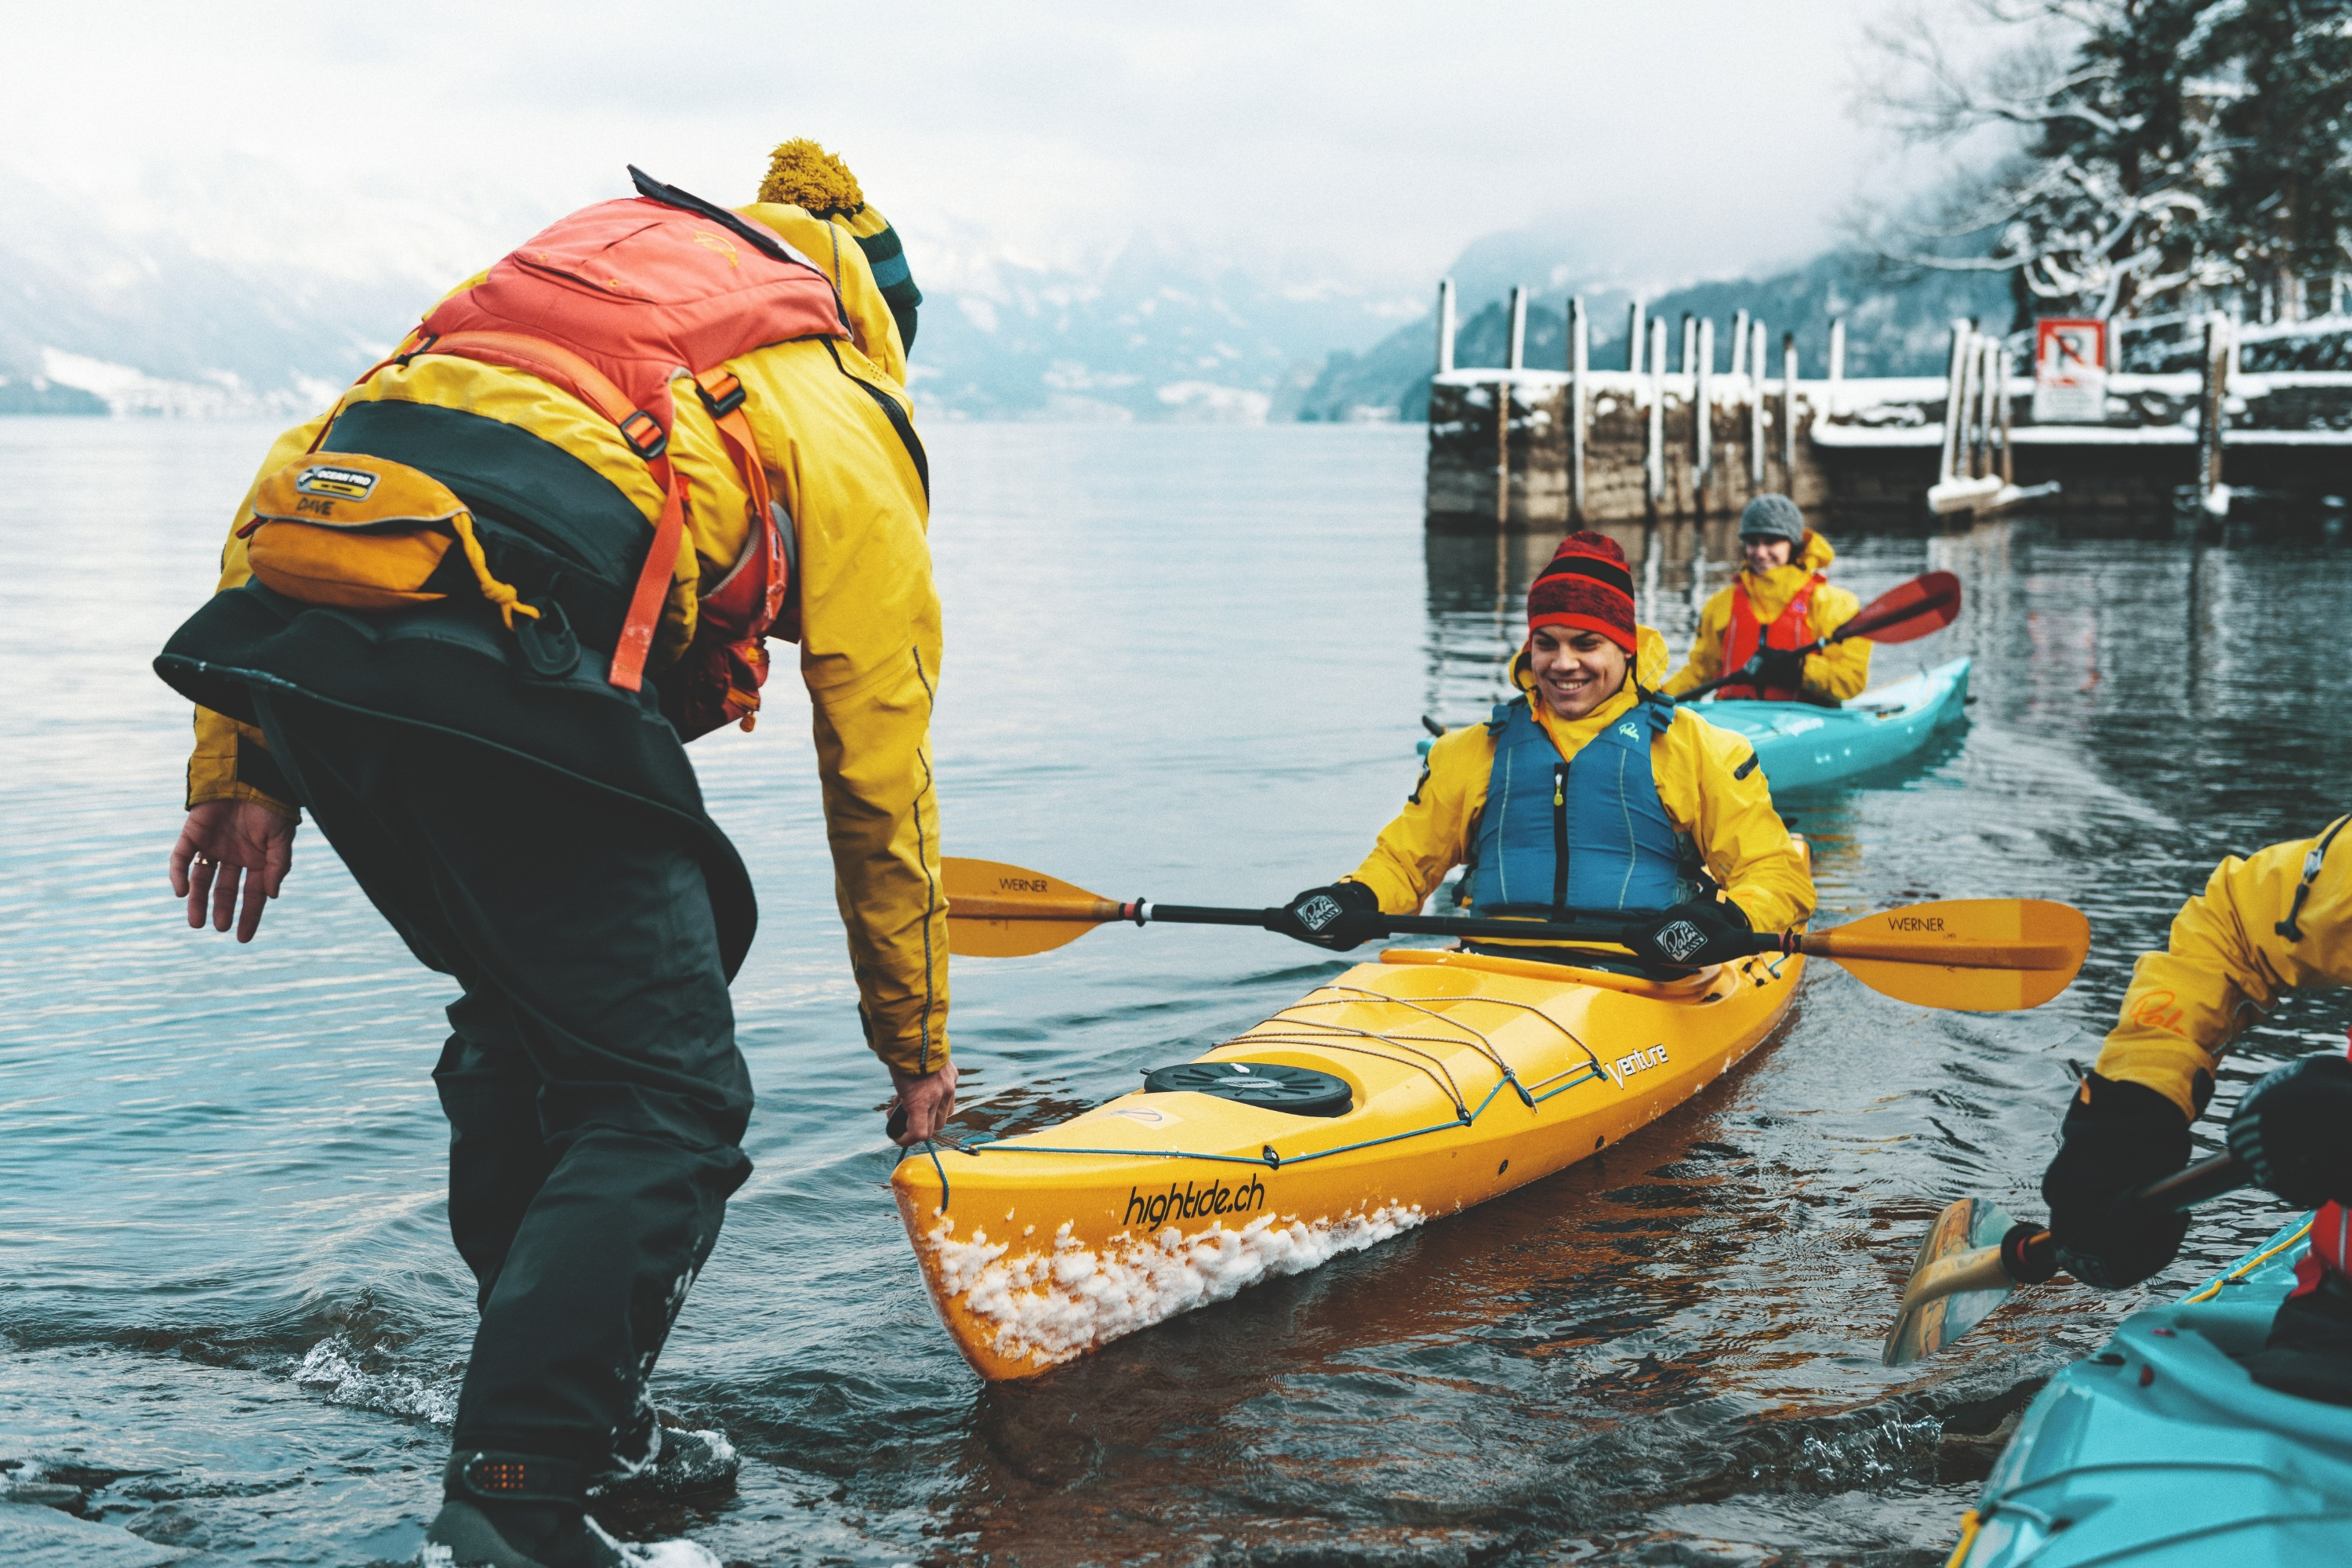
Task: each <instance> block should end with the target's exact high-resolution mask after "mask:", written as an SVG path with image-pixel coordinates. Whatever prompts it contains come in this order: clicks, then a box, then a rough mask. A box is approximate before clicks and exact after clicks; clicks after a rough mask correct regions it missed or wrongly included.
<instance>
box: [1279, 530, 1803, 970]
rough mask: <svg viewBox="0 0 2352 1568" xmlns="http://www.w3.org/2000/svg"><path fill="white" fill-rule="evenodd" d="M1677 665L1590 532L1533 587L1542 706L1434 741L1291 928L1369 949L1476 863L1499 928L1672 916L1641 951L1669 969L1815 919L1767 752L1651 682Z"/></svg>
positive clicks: (1480, 898) (1516, 677)
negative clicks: (1388, 808) (1599, 914)
mask: <svg viewBox="0 0 2352 1568" xmlns="http://www.w3.org/2000/svg"><path fill="white" fill-rule="evenodd" d="M1665 663H1666V650H1665V642H1664V638H1662V637H1659V636H1658V634H1657V633H1656V632H1655V631H1654V630H1652V629H1651V628H1649V627H1647V626H1635V624H1634V620H1633V574H1632V573H1631V572H1629V571H1628V570H1627V568H1626V565H1625V554H1624V552H1623V551H1622V550H1621V549H1619V548H1618V546H1617V543H1616V542H1615V541H1614V540H1612V539H1609V538H1607V537H1605V536H1604V535H1601V534H1598V533H1571V534H1570V535H1569V536H1568V537H1567V538H1566V539H1564V540H1562V541H1561V542H1560V544H1559V551H1558V552H1556V553H1555V554H1554V555H1553V557H1552V559H1551V563H1550V564H1549V565H1547V566H1546V567H1545V568H1544V570H1543V571H1542V573H1541V574H1538V576H1537V578H1536V581H1535V584H1534V586H1533V587H1531V588H1529V589H1528V642H1527V646H1526V647H1523V648H1522V649H1521V650H1520V652H1519V654H1518V656H1517V658H1515V659H1514V660H1513V661H1512V665H1511V679H1512V683H1513V684H1514V685H1516V686H1517V688H1518V689H1519V690H1520V692H1521V693H1522V695H1521V696H1519V697H1518V698H1516V699H1514V700H1511V701H1508V702H1504V703H1500V704H1498V705H1497V706H1496V709H1495V711H1494V716H1493V717H1492V718H1491V719H1490V720H1488V721H1486V723H1484V724H1473V725H1469V726H1467V727H1465V728H1463V729H1459V730H1454V731H1449V732H1447V733H1446V734H1444V735H1443V736H1441V737H1439V738H1438V740H1437V741H1436V742H1433V744H1432V745H1431V746H1430V748H1429V759H1428V763H1427V765H1426V766H1425V767H1424V768H1423V770H1422V774H1421V782H1420V783H1419V784H1417V785H1416V786H1415V787H1414V789H1413V792H1412V795H1411V796H1410V797H1409V798H1408V799H1407V800H1406V802H1405V808H1404V810H1403V811H1402V813H1400V814H1399V815H1398V816H1397V818H1396V820H1395V821H1393V822H1391V823H1390V824H1389V825H1388V826H1387V827H1386V828H1385V829H1383V830H1382V832H1381V836H1380V841H1379V843H1378V844H1377V845H1375V846H1374V847H1373V849H1372V852H1371V854H1370V855H1369V856H1368V857H1366V858H1365V860H1364V863H1363V864H1362V865H1360V866H1359V867H1358V868H1356V869H1355V870H1354V872H1352V873H1351V874H1350V875H1349V877H1348V878H1347V879H1344V880H1342V881H1339V882H1338V883H1335V884H1333V885H1331V886H1329V887H1324V888H1310V889H1307V891H1306V892H1303V893H1301V894H1299V895H1298V896H1297V898H1296V899H1293V900H1291V901H1290V903H1289V905H1288V906H1287V909H1286V913H1287V915H1288V918H1289V924H1288V928H1287V929H1288V933H1289V934H1290V935H1292V936H1296V937H1297V938H1298V939H1300V940H1301V941H1303V942H1315V943H1317V944H1318V945H1319V946H1323V947H1329V948H1335V949H1341V950H1344V949H1347V948H1350V947H1354V946H1356V945H1357V944H1358V943H1359V942H1364V941H1366V940H1368V939H1369V938H1370V936H1372V935H1373V934H1375V926H1376V919H1377V917H1378V915H1379V914H1381V912H1382V911H1386V912H1388V913H1390V914H1405V913H1409V912H1412V911H1413V910H1419V909H1420V908H1421V906H1422V904H1423V901H1424V900H1427V899H1428V898H1429V896H1430V895H1431V894H1432V893H1433V892H1434V891H1436V889H1437V887H1438V884H1439V883H1441V882H1443V881H1444V879H1445V875H1446V873H1447V872H1448V871H1450V870H1452V869H1453V868H1454V867H1456V866H1462V867H1464V868H1465V870H1464V872H1463V874H1462V879H1461V885H1460V891H1459V894H1458V896H1457V901H1458V902H1459V903H1461V904H1463V905H1466V906H1468V907H1469V908H1471V909H1472V910H1474V911H1475V913H1477V914H1479V915H1482V916H1485V915H1493V916H1505V917H1507V916H1514V915H1524V916H1530V917H1534V918H1543V917H1545V916H1547V915H1555V914H1557V913H1558V912H1559V911H1562V910H1655V911H1658V918H1657V919H1656V920H1655V921H1652V922H1650V924H1649V927H1648V929H1647V932H1646V934H1645V936H1644V938H1643V941H1642V942H1639V943H1637V944H1635V951H1636V952H1638V953H1639V954H1640V956H1641V958H1642V959H1643V960H1644V961H1646V962H1647V963H1652V964H1662V965H1668V966H1676V967H1689V966H1695V965H1700V964H1706V963H1717V962H1718V961H1720V960H1722V959H1724V958H1727V957H1731V956H1735V955H1736V954H1737V953H1738V952H1747V951H1748V949H1747V948H1746V946H1745V945H1742V944H1741V943H1740V942H1738V939H1739V938H1743V937H1746V936H1748V934H1749V933H1751V932H1752V931H1785V930H1787V929H1789V928H1790V927H1792V926H1794V925H1796V924H1798V923H1799V922H1801V921H1803V920H1804V919H1805V918H1806V917H1807V916H1808V915H1810V914H1811V912H1812V909H1813V883H1812V878H1811V875H1810V874H1809V873H1808V872H1807V871H1806V869H1805V862H1804V858H1803V857H1801V855H1799V854H1798V853H1797V849H1796V847H1795V846H1794V845H1793V844H1791V843H1790V840H1789V833H1788V829H1787V828H1786V827H1785V826H1783V825H1782V823H1781V821H1780V816H1779V815H1778V814H1777V813H1775V812H1774V811H1773V809H1772V797H1771V795H1770V792H1769V790H1768V788H1767V787H1766V784H1765V782H1764V774H1763V772H1762V770H1761V769H1759V767H1758V766H1757V765H1756V753H1755V752H1754V751H1753V750H1751V749H1750V748H1749V746H1748V742H1746V741H1744V740H1741V739H1740V738H1739V737H1738V736H1736V735H1733V734H1731V733H1729V732H1727V731H1723V730H1719V729H1717V728H1716V727H1715V726H1714V725H1712V724H1709V723H1707V722H1706V721H1704V720H1702V719H1701V718H1699V716H1698V715H1697V714H1696V713H1693V712H1687V711H1685V710H1680V709H1678V708H1676V707H1675V705H1674V704H1673V703H1672V702H1669V701H1666V700H1664V699H1662V698H1660V697H1659V696H1658V694H1657V693H1656V692H1655V691H1654V690H1653V689H1650V688H1649V687H1648V685H1647V682H1648V681H1650V680H1654V679H1655V678H1656V677H1657V675H1658V674H1659V672H1660V671H1662V670H1664V668H1665ZM1709 877H1711V878H1712V879H1713V883H1714V884H1720V886H1721V888H1722V889H1723V891H1724V893H1725V894H1726V895H1727V896H1726V897H1725V898H1723V899H1720V900H1718V899H1717V897H1716V896H1715V889H1714V886H1713V885H1711V884H1710V882H1709V880H1708V878H1709ZM1678 925H1686V926H1687V928H1688V929H1689V931H1696V933H1697V934H1698V936H1699V937H1700V938H1702V939H1703V940H1702V941H1699V942H1696V943H1693V942H1690V941H1688V940H1680V941H1676V940H1671V938H1672V937H1673V936H1675V935H1676V934H1685V935H1686V933H1676V932H1675V931H1674V928H1675V927H1677V926H1678ZM1662 935H1664V936H1666V937H1668V938H1669V939H1670V940H1667V941H1665V942H1661V941H1660V938H1661V936H1662ZM1496 951H1507V952H1512V953H1515V954H1517V955H1518V956H1522V957H1525V956H1543V955H1546V954H1550V953H1556V952H1560V951H1561V950H1558V949H1535V950H1529V949H1528V948H1525V947H1521V946H1519V945H1517V944H1512V945H1511V946H1510V947H1508V948H1507V949H1504V948H1498V949H1496ZM1590 957H1591V955H1590V954H1586V953H1581V952H1580V953H1578V954H1577V961H1578V962H1580V963H1581V962H1586V961H1587V960H1588V959H1589V958H1590Z"/></svg>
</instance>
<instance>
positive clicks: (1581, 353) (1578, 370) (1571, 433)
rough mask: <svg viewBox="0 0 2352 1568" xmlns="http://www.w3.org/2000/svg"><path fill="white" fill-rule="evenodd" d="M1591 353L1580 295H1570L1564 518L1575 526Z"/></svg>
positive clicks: (1580, 514)
mask: <svg viewBox="0 0 2352 1568" xmlns="http://www.w3.org/2000/svg"><path fill="white" fill-rule="evenodd" d="M1591 355H1592V342H1591V329H1590V328H1589V327H1588V326H1587V325H1586V323H1585V320H1584V298H1583V296H1582V295H1572V296H1570V299H1569V301H1568V520H1569V521H1570V522H1571V523H1574V524H1575V525H1576V526H1577V527H1579V528H1581V527H1583V526H1584V433H1585V422H1586V421H1587V420H1588V419H1590V418H1591V407H1592V396H1591V388H1590V387H1589V386H1588V385H1587V384H1586V378H1587V376H1588V374H1590V372H1591V363H1590V361H1591Z"/></svg>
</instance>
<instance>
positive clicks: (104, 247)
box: [0, 175, 1424, 422]
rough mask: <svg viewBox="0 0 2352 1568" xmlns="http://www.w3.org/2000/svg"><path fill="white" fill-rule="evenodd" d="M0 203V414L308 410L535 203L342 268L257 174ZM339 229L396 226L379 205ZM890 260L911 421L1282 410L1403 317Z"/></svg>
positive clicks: (1200, 285) (1200, 283)
mask: <svg viewBox="0 0 2352 1568" xmlns="http://www.w3.org/2000/svg"><path fill="white" fill-rule="evenodd" d="M257 185H259V186H260V187H261V188H256V186H257ZM0 201H5V202H6V203H7V204H8V205H9V207H10V210H11V215H12V221H11V223H10V224H9V225H8V226H7V227H6V228H5V230H0V413H101V412H109V411H110V412H113V413H117V414H175V415H262V414H274V415H282V416H293V415H297V414H301V413H308V412H310V410H313V409H315V408H317V407H318V406H320V405H321V404H322V403H323V402H324V401H326V400H327V399H328V398H331V396H332V395H333V393H334V389H335V388H336V387H337V386H339V385H340V384H342V383H343V382H344V381H345V380H347V379H348V378H349V377H350V376H352V374H355V373H357V372H358V371H360V370H362V369H364V368H365V367H366V366H367V364H368V363H370V362H371V361H372V360H373V359H374V358H375V357H376V356H378V355H380V354H381V353H383V352H384V350H385V349H386V348H387V347H389V346H390V345H391V344H392V343H394V342H396V341H398V339H399V337H400V335H401V333H402V332H403V331H405V330H406V328H407V327H408V325H409V324H411V323H412V322H414V321H415V319H416V316H417V314H418V312H419V311H420V310H422V309H423V308H424V307H425V306H426V305H428V304H429V303H430V302H431V301H432V300H434V299H435V298H436V296H437V295H438V294H439V292H440V291H441V290H442V289H446V288H447V287H448V285H449V284H450V283H451V282H453V281H455V280H456V279H457V278H459V277H462V276H463V275H464V274H465V272H466V271H467V269H468V268H470V267H476V266H479V265H481V264H482V262H483V261H484V260H486V259H488V255H489V254H492V253H494V251H495V244H494V243H490V244H486V243H483V242H481V241H480V240H479V239H478V234H481V233H491V234H501V235H504V234H512V235H514V236H516V237H520V236H522V235H525V234H528V233H529V232H530V229H531V228H532V227H534V226H536V224H537V223H538V222H541V221H544V219H545V216H550V215H541V214H496V215H483V214H468V215H467V216H468V218H469V219H470V220H471V221H470V222H469V223H468V224H467V225H463V226H448V225H444V226H443V227H442V230H441V231H440V232H435V233H431V234H430V236H429V237H430V239H431V241H432V243H431V244H430V245H429V246H420V245H417V244H414V243H410V244H408V245H406V246H405V247H404V249H402V250H401V251H399V252H398V253H397V254H394V255H386V254H384V253H382V252H373V257H374V258H375V259H376V260H377V261H378V263H379V264H378V265H374V266H372V267H368V268H354V267H353V266H352V265H351V264H350V262H349V260H348V259H347V258H338V257H336V256H333V255H331V254H319V253H309V254H306V253H304V252H303V251H302V250H301V249H299V247H281V246H274V245H272V244H269V243H265V242H259V241H257V240H255V239H254V238H253V235H254V234H256V233H262V234H283V233H293V232H299V228H300V223H299V219H296V218H290V217H289V216H287V213H286V209H287V208H288V207H289V206H299V201H300V197H299V193H290V192H288V191H286V190H283V189H279V188H276V187H274V186H270V185H268V184H267V183H266V182H265V181H264V180H263V179H262V177H261V176H259V175H256V176H255V177H254V178H253V179H250V180H246V181H242V182H232V183H231V185H230V187H229V188H228V189H226V190H223V189H219V188H215V189H212V190H209V191H204V192H195V193H188V192H181V193H175V194H174V195H173V199H172V200H171V201H169V202H168V203H165V204H163V205H161V206H160V207H159V206H158V205H156V204H152V203H151V204H148V205H146V206H144V207H143V208H142V221H138V222H131V221H128V220H126V219H125V217H124V216H123V215H121V214H117V213H111V212H109V213H100V212H98V211H95V210H93V209H90V208H88V207H85V206H78V205H75V204H73V203H71V202H70V201H68V200H66V199H64V198H61V197H59V196H58V195H55V194H53V193H49V192H47V191H44V190H42V189H39V188H38V187H36V186H33V185H31V184H28V183H26V182H22V181H13V180H9V179H8V178H7V177H6V176H5V175H0ZM222 211H228V212H234V213H236V215H237V217H238V221H239V224H240V225H241V226H242V227H241V229H240V234H241V236H242V237H243V242H242V243H240V244H237V245H234V246H230V245H222V244H208V245H206V246H205V247H198V246H196V245H194V244H191V243H189V241H188V240H187V239H186V238H184V236H186V235H189V234H199V235H207V236H209V234H210V233H211V229H210V228H209V227H208V226H207V223H208V220H207V218H206V217H205V216H203V215H205V214H206V213H210V214H212V215H215V217H216V215H217V214H218V213H219V212H222ZM493 218H496V219H498V220H501V221H499V222H496V223H495V224H494V223H493V222H492V221H491V220H492V219H493ZM351 221H352V222H354V223H362V224H366V225H370V226H375V227H380V228H381V229H382V230H383V232H385V233H386V234H388V235H394V236H397V237H400V238H402V239H404V240H412V241H413V239H414V235H413V234H412V233H411V232H410V226H408V225H407V224H406V222H405V219H404V214H403V212H402V210H401V208H400V207H399V206H398V205H396V204H390V203H378V204H376V205H374V206H373V210H370V211H367V212H365V213H362V214H360V215H357V216H353V217H352V219H351ZM215 226H216V225H215ZM469 238H470V239H471V244H470V246H469V244H468V243H467V242H468V240H469ZM910 255H911V259H912V260H913V262H914V264H915V276H916V280H917V281H918V282H919V284H921V285H922V287H923V289H924V290H925V293H926V295H927V299H926V302H925V305H924V308H923V311H922V320H921V326H920V329H919V332H918V334H917V340H916V350H915V353H914V356H913V376H912V379H913V383H914V386H913V390H914V391H915V393H916V395H917V396H918V397H919V400H920V401H921V403H922V405H923V407H924V411H925V413H926V414H927V416H930V417H935V418H936V417H940V416H946V417H951V418H953V417H968V418H1016V419H1019V418H1046V419H1063V420H1071V419H1087V420H1105V419H1117V420H1127V419H1147V420H1150V419H1157V420H1218V421H1239V422H1258V421H1263V420H1265V419H1266V418H1268V417H1275V418H1287V417H1290V416H1291V415H1292V413H1293V411H1294V410H1295V409H1296V407H1297V399H1298V395H1299V394H1300V393H1301V392H1302V391H1303V390H1304V389H1305V387H1306V385H1307V383H1309V382H1310V381H1312V380H1313V379H1314V376H1315V374H1316V373H1317V371H1318V369H1319V367H1320V366H1321V364H1322V362H1323V359H1324V356H1325V355H1326V354H1327V353H1329V352H1330V351H1331V350H1332V349H1333V348H1334V347H1339V348H1347V349H1354V348H1362V347H1369V346H1370V344H1371V343H1372V342H1375V341H1376V340H1378V339H1379V338H1380V337H1381V336H1382V335H1383V334H1384V333H1386V332H1387V331H1389V330H1390V329H1391V327H1392V326H1393V325H1394V324H1395V322H1396V321H1399V320H1400V319H1402V318H1404V317H1406V316H1410V315H1412V314H1413V313H1415V312H1416V311H1419V310H1423V309H1424V307H1423V305H1422V304H1421V303H1420V302H1419V301H1417V300H1398V299H1395V298H1393V297H1388V296H1382V295H1381V294H1378V293H1377V292H1374V291H1371V290H1368V289H1365V288H1363V287H1361V286H1360V285H1357V284H1354V283H1351V282H1349V281H1344V280H1338V279H1334V278H1332V277H1331V276H1330V275H1329V274H1328V271H1326V270H1322V269H1318V268H1315V267H1313V266H1311V265H1309V264H1307V263H1303V262H1299V261H1296V260H1282V259H1279V258H1277V259H1275V260H1272V261H1266V262H1264V263H1258V262H1257V261H1256V260H1255V258H1253V265H1252V266H1251V267H1247V268H1244V267H1242V266H1237V265H1234V264H1233V263H1231V262H1230V261H1228V260H1226V259H1224V258H1221V257H1217V256H1214V255H1210V254H1203V253H1202V252H1200V251H1197V250H1194V249H1190V248H1188V247H1185V246H1184V244H1183V243H1182V241H1181V238H1169V237H1161V238H1153V237H1139V238H1137V239H1135V240H1134V241H1132V242H1130V243H1129V244H1128V245H1127V246H1125V247H1122V248H1120V249H1118V251H1116V252H1114V253H1112V254H1110V255H1109V256H1108V258H1105V259H1103V260H1101V261H1100V262H1098V263H1096V264H1092V265H1087V264H1076V263H1071V262H1066V261H1065V262H1060V263H1045V262H1039V261H1033V260H1024V259H1021V258H1016V257H1014V256H1012V255H1010V254H1007V253H1005V252H1003V251H1002V250H1000V249H992V248H991V247H988V246H986V245H985V244H983V243H969V244H961V245H956V246H939V245H932V246H929V247H926V246H924V245H923V244H922V243H921V242H920V240H919V239H918V241H917V243H916V244H915V245H914V246H913V247H911V250H910ZM459 258H462V259H459Z"/></svg>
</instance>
